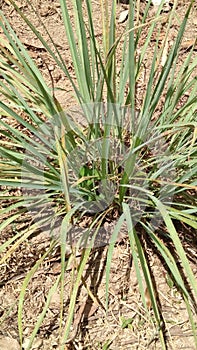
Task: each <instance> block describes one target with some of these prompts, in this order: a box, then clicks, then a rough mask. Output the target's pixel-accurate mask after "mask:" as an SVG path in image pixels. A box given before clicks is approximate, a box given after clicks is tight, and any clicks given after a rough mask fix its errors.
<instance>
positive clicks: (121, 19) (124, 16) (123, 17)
mask: <svg viewBox="0 0 197 350" xmlns="http://www.w3.org/2000/svg"><path fill="white" fill-rule="evenodd" d="M128 15H129V10H125V11H122V12H121V14H120V16H119V19H118V23H124V22H125V21H126V20H127V18H128Z"/></svg>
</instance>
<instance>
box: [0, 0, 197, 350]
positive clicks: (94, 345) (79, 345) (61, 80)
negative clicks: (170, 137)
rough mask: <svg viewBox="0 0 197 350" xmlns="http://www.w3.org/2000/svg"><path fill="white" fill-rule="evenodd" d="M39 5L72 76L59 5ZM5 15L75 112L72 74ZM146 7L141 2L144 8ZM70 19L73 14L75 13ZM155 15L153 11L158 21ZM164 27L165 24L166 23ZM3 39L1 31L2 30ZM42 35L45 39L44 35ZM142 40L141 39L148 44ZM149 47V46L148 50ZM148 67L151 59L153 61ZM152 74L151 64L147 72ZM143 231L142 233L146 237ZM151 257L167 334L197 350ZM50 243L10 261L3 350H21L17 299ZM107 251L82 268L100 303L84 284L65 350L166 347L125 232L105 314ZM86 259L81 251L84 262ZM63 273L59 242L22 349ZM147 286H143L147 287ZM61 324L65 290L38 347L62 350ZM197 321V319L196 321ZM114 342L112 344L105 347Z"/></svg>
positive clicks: (0, 306) (37, 239)
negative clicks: (143, 297)
mask: <svg viewBox="0 0 197 350" xmlns="http://www.w3.org/2000/svg"><path fill="white" fill-rule="evenodd" d="M188 3H189V2H188V1H180V2H179V6H178V10H177V21H178V20H179V19H180V18H182V17H183V14H184V13H185V9H186V7H187V5H188ZM32 4H33V5H34V6H35V8H36V10H37V13H38V14H39V16H40V18H41V20H42V21H43V23H44V24H45V26H46V27H47V29H48V30H49V32H50V33H51V35H52V37H53V38H54V40H55V43H56V44H57V46H58V48H59V50H60V52H61V54H62V56H63V57H64V59H65V61H66V63H67V67H68V68H69V71H70V73H71V74H74V73H73V65H72V60H71V57H70V54H69V51H68V46H67V44H66V39H65V35H64V30H63V24H62V20H61V13H60V5H59V2H58V1H52V0H46V1H41V0H34V1H32ZM92 4H93V9H94V13H95V23H97V26H98V28H97V37H98V40H99V38H100V37H101V24H100V13H99V10H98V9H99V6H100V2H99V1H97V0H94V1H92ZM17 5H18V6H19V7H20V9H21V10H23V11H24V13H25V14H26V15H28V17H29V18H30V19H31V20H32V21H33V23H34V24H35V25H36V27H37V29H39V30H40V31H41V32H43V27H42V25H41V23H40V19H39V18H38V16H37V15H36V14H34V13H33V12H32V11H31V9H30V7H29V6H28V5H27V3H26V1H20V0H19V1H17ZM0 6H1V9H2V11H3V12H4V13H5V14H6V15H7V16H8V17H9V20H10V22H11V23H12V24H13V27H14V29H15V31H16V32H17V34H18V35H19V38H20V39H21V41H22V42H23V44H24V45H25V46H26V48H27V49H28V51H29V53H30V55H31V57H33V58H34V59H35V61H36V63H37V65H38V66H39V68H40V70H41V71H42V74H43V75H44V77H45V79H46V80H47V81H48V83H49V84H50V79H49V76H48V70H47V69H46V65H45V62H47V64H48V67H49V68H50V70H51V72H52V75H53V79H54V82H55V84H56V85H57V86H58V87H61V88H63V90H57V96H56V97H57V98H58V100H59V101H60V102H61V103H62V105H63V106H64V107H70V106H71V105H72V104H73V103H75V100H74V95H73V91H72V89H71V86H70V84H69V83H68V81H67V79H66V77H64V76H62V73H61V72H60V71H59V69H58V68H57V67H56V66H55V65H54V62H53V61H52V60H51V58H50V57H49V55H48V53H47V52H46V51H45V49H44V48H43V47H42V46H41V45H40V43H39V42H38V40H37V39H35V37H34V36H33V34H32V33H31V31H30V30H29V29H28V28H26V27H25V25H24V24H23V23H22V21H21V19H20V18H19V17H18V15H17V14H16V13H15V11H14V10H13V8H12V7H11V5H10V4H9V1H0ZM143 6H144V3H143V2H142V11H143ZM125 9H126V7H125V6H124V5H119V6H118V14H117V25H118V26H119V27H118V30H119V31H120V33H121V31H122V30H123V29H124V28H125V25H126V24H125V22H124V23H119V22H120V21H119V19H120V13H121V12H122V11H124V10H125ZM70 15H71V17H72V10H71V14H70ZM152 15H153V14H151V16H152ZM196 18H197V8H196V6H195V7H194V10H193V12H192V14H191V16H190V19H189V24H188V27H187V31H186V34H185V38H184V41H183V47H182V56H181V57H180V61H179V62H178V63H177V64H178V65H181V64H182V59H183V58H184V57H185V55H187V52H188V50H189V47H190V46H191V44H192V40H193V38H195V37H196V34H197V22H196ZM164 25H165V24H164ZM176 33H177V23H174V24H173V28H172V31H171V34H170V35H171V37H170V38H169V43H170V42H171V41H173V39H174V37H175V35H176ZM0 35H1V33H0ZM43 35H46V34H45V33H44V32H43ZM145 37H146V33H144V37H143V35H142V39H141V40H144V39H145ZM150 50H151V47H150ZM147 62H148V58H147ZM147 69H148V67H147ZM144 86H145V85H144V82H143V80H142V81H141V84H139V87H138V90H139V91H138V95H139V98H138V103H139V105H140V95H141V94H142V92H143V89H144ZM30 221H31V218H30V217H29V216H28V215H25V216H24V217H23V218H22V220H21V221H19V222H17V225H16V226H10V227H9V229H7V230H6V232H3V234H2V236H1V238H0V240H1V242H5V241H6V240H7V239H8V238H10V237H11V236H13V235H14V234H16V233H17V232H18V231H19V230H21V229H22V228H24V227H27V226H28V224H29V222H30ZM179 232H180V236H181V237H182V238H183V242H184V243H183V244H184V246H185V249H186V252H187V255H188V257H189V259H190V263H191V266H192V268H193V271H194V273H195V275H197V267H196V262H197V249H196V246H197V240H196V235H195V232H190V230H188V228H186V227H184V226H183V227H180V228H179ZM142 234H143V233H142ZM144 244H146V255H147V258H148V260H149V265H150V267H151V271H152V275H153V278H154V283H155V286H156V287H157V298H158V301H159V305H160V308H161V310H162V313H163V317H164V323H165V329H166V332H165V337H166V342H167V345H168V349H170V350H181V349H186V350H195V343H194V339H193V337H192V331H191V326H190V323H189V319H188V314H187V311H186V307H185V304H184V302H183V299H182V297H181V296H180V294H179V292H178V291H177V290H176V288H175V287H174V285H173V284H172V281H171V280H170V277H169V276H168V274H167V272H166V270H165V266H164V265H163V262H162V261H161V259H160V257H159V256H157V255H156V254H155V250H154V247H152V245H151V243H150V242H148V241H147V240H144ZM49 245H50V236H49V234H48V233H47V232H38V234H37V236H34V237H31V238H30V239H28V240H27V241H25V242H23V243H22V244H21V245H20V246H19V247H18V248H17V250H16V251H15V252H14V253H13V255H12V257H11V258H10V259H9V261H8V262H7V263H6V264H5V265H4V266H2V267H1V283H0V317H1V322H0V349H1V350H7V349H9V350H18V349H20V346H19V339H18V325H17V310H18V307H17V302H18V297H19V294H20V290H21V286H22V282H23V280H24V277H25V275H26V274H27V272H28V271H29V270H30V268H31V267H32V266H33V265H34V264H35V262H36V261H37V260H38V259H39V258H40V257H41V255H42V254H43V253H44V252H45V251H46V250H47V248H48V247H49ZM106 254H107V246H105V247H102V248H99V249H95V250H94V251H93V252H92V253H91V257H90V260H89V262H88V264H87V266H86V269H85V271H84V281H85V283H86V285H87V286H88V288H89V290H90V291H91V292H92V294H93V295H94V297H95V298H94V302H93V300H92V299H91V298H90V297H89V296H88V294H87V290H86V288H85V287H84V284H81V286H80V289H79V293H78V297H77V303H76V309H75V318H74V321H73V325H72V330H71V334H70V342H69V343H68V344H67V345H65V350H72V349H90V350H94V349H95V350H98V349H111V350H119V349H124V350H125V349H128V350H130V349H133V350H137V349H138V350H145V349H150V350H153V349H156V350H160V349H161V345H160V343H159V340H158V330H157V328H156V324H155V321H154V318H153V313H152V310H151V309H150V311H149V314H147V312H146V311H145V310H144V308H143V304H142V301H141V298H140V295H139V290H138V285H137V278H136V276H135V272H134V267H133V264H132V256H131V254H130V249H129V243H128V239H127V236H126V234H125V232H122V235H121V236H120V239H119V241H118V242H117V244H116V246H115V249H114V253H113V259H112V266H111V275H110V287H109V309H108V312H107V313H106V312H105V309H104V305H105V295H106V293H105V265H106ZM79 258H80V252H79V257H77V259H79ZM71 268H72V266H71V267H69V268H68V269H67V270H66V271H65V288H64V305H63V327H64V325H65V322H66V319H67V313H68V304H69V295H70V288H71V285H72V276H71ZM60 270H61V266H60V249H59V246H58V245H57V246H56V247H55V248H54V250H53V252H52V253H51V255H50V256H48V257H47V258H46V259H45V260H44V262H43V263H42V265H41V266H40V267H39V269H38V270H37V271H36V273H35V274H34V275H33V277H32V278H31V280H30V283H29V284H28V287H27V289H26V294H25V303H24V309H23V320H24V321H23V331H24V340H23V350H25V349H26V348H27V345H28V341H29V338H30V335H31V333H32V331H33V328H34V326H35V323H36V320H37V317H38V315H39V314H40V313H41V312H42V310H43V306H44V304H45V302H46V298H47V295H48V292H49V290H50V288H51V287H52V285H53V284H54V283H55V281H56V280H57V278H58V276H59V273H60ZM144 288H145V286H144ZM59 321H60V291H59V290H57V291H55V292H54V294H53V296H52V299H51V302H50V305H49V308H48V310H47V313H46V317H45V319H44V321H43V323H42V324H41V326H40V328H39V332H38V334H37V337H36V340H35V341H34V343H33V345H32V349H35V350H37V349H43V350H53V349H59ZM196 322H197V319H196ZM107 344H108V347H107Z"/></svg>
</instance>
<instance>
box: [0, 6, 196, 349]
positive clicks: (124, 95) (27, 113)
mask: <svg viewBox="0 0 197 350" xmlns="http://www.w3.org/2000/svg"><path fill="white" fill-rule="evenodd" d="M10 2H11V3H12V5H13V6H14V8H15V9H16V11H17V12H18V13H19V14H20V16H21V19H23V20H24V21H25V22H26V24H27V25H28V26H29V27H30V28H31V30H32V31H33V33H34V34H35V36H37V38H38V39H39V40H40V42H41V43H42V45H43V46H44V48H45V49H46V51H47V52H48V54H49V55H50V56H51V58H52V59H53V60H54V61H55V64H56V65H57V66H58V67H59V68H60V69H61V70H62V73H63V74H65V76H66V77H67V79H68V81H69V82H70V83H71V85H72V88H73V92H74V93H75V97H76V101H77V103H78V113H79V114H80V115H81V118H82V120H83V121H84V119H85V125H84V126H83V123H81V124H82V125H80V124H79V123H78V122H77V121H76V120H75V117H74V115H75V114H74V113H72V108H70V109H68V110H66V111H64V110H63V108H62V106H61V104H60V102H59V101H58V100H57V98H56V97H55V89H54V87H53V88H50V87H49V86H48V85H47V84H46V82H45V80H44V78H43V76H42V74H41V72H40V71H39V69H38V67H37V66H36V64H35V62H34V61H33V59H32V58H31V57H30V55H29V54H28V51H27V50H26V49H25V47H24V45H23V44H22V42H21V41H20V40H19V38H18V37H17V35H16V34H15V31H14V28H12V26H11V25H10V23H9V21H8V19H7V18H6V17H5V16H4V14H3V13H2V12H1V14H0V15H1V17H0V18H1V21H0V25H1V29H2V31H3V33H4V34H5V37H6V40H2V45H1V47H0V51H1V55H0V93H1V95H2V96H3V99H4V100H2V101H0V112H1V120H0V125H1V130H0V134H1V139H0V162H1V169H0V184H1V186H2V195H1V200H4V201H5V200H7V201H8V203H9V204H7V205H6V206H5V207H2V208H1V209H0V213H1V215H4V216H6V219H5V220H4V221H3V222H2V223H1V224H0V230H4V229H6V227H7V226H8V225H10V224H13V223H14V222H16V220H17V219H18V218H19V217H21V216H22V215H23V214H24V212H26V211H28V212H29V213H30V214H31V215H32V216H33V217H34V219H35V220H34V221H33V222H32V223H30V225H29V226H28V229H25V230H22V231H20V232H19V233H18V234H17V235H15V236H13V237H11V238H10V239H9V240H8V241H6V242H5V243H4V244H3V245H2V246H1V247H0V252H1V253H4V254H3V256H2V259H1V263H4V262H5V261H6V260H7V259H8V258H9V256H10V255H11V254H12V252H13V251H14V250H15V249H17V247H18V246H19V245H20V244H21V243H22V242H23V241H25V240H26V239H28V238H29V237H30V236H31V235H32V234H35V233H36V232H37V231H38V229H43V230H44V227H45V225H46V223H48V221H49V215H50V225H51V226H50V231H51V233H53V230H54V227H55V223H56V222H57V221H58V219H59V218H63V219H62V220H61V223H60V225H59V231H58V233H59V241H60V243H61V274H60V275H59V276H58V278H57V281H56V283H55V284H54V286H53V287H52V288H51V290H50V292H49V295H48V297H47V300H46V304H45V305H44V307H43V311H42V313H41V314H40V316H39V318H38V321H37V323H36V325H35V328H34V330H33V332H32V336H31V339H30V342H29V346H28V349H31V345H32V343H33V340H34V338H35V336H36V334H37V332H38V330H39V327H40V325H41V323H42V321H43V319H44V317H45V315H46V312H47V308H48V306H49V303H50V299H51V297H52V295H53V293H54V291H55V290H56V289H57V288H58V286H60V289H61V296H62V298H63V290H64V271H65V268H66V266H65V255H66V246H67V244H68V241H69V234H70V225H71V224H73V225H74V224H76V223H77V222H78V220H79V218H80V219H81V218H83V216H85V215H86V216H87V215H89V216H91V218H92V219H91V223H90V225H89V227H88V228H87V230H85V232H84V231H83V232H82V235H81V237H80V238H79V241H77V242H75V243H73V242H72V243H73V246H74V248H73V246H72V248H73V249H72V253H71V255H70V258H69V261H67V264H70V262H71V260H72V259H74V258H75V245H77V246H78V245H79V247H80V246H81V247H82V248H83V254H82V256H81V260H80V263H79V265H78V266H77V268H76V279H75V280H74V283H73V286H72V292H71V296H70V305H69V310H68V316H67V320H66V324H65V326H64V328H63V326H62V318H63V316H62V315H63V306H62V310H61V317H60V330H61V332H60V333H61V340H60V344H65V342H66V341H67V339H68V338H69V333H70V328H71V325H72V321H73V316H74V309H75V303H76V298H77V293H78V289H79V285H80V283H81V281H83V272H84V269H85V266H86V263H87V262H88V259H89V256H90V252H91V248H92V247H94V245H95V244H96V243H95V242H96V237H97V235H98V234H99V233H100V228H101V227H102V225H103V224H104V222H105V220H106V218H107V220H109V218H112V215H111V213H113V211H114V210H117V213H118V217H117V220H116V222H115V227H114V229H113V232H112V234H111V237H110V240H109V241H108V242H107V243H108V244H109V247H108V255H107V264H106V310H107V308H108V299H109V277H110V267H111V260H112V256H113V250H114V246H115V242H116V238H117V236H118V233H119V231H120V229H121V227H122V225H123V223H124V222H126V225H127V231H128V240H129V243H130V249H131V253H132V257H133V264H134V267H135V270H136V275H137V278H138V283H139V289H140V293H141V296H142V301H143V304H144V307H145V309H146V310H147V306H146V300H145V293H144V288H143V283H142V280H143V279H144V280H145V282H146V285H147V288H148V291H149V295H150V300H151V305H152V308H153V312H154V316H155V322H156V324H157V329H158V333H159V337H160V342H161V345H162V348H163V349H166V345H165V340H164V335H163V328H162V326H161V324H162V318H161V314H160V310H159V308H158V305H157V300H156V297H155V293H154V287H153V283H152V279H151V274H150V269H149V265H148V262H147V260H146V256H145V253H144V248H143V245H142V242H141V240H140V236H139V235H138V229H139V227H141V229H143V230H144V231H145V232H146V234H147V235H148V237H149V239H151V240H152V242H153V244H154V246H155V249H156V250H157V251H158V252H159V253H160V255H161V256H162V258H163V260H164V261H165V263H166V266H167V268H168V270H169V271H170V275H171V276H172V279H173V283H175V285H176V286H177V287H178V289H179V290H180V292H181V293H182V295H183V297H184V300H185V303H186V306H187V309H188V314H189V317H190V321H191V325H192V328H193V331H194V337H196V335H195V326H194V320H193V316H192V308H191V297H190V293H189V292H188V289H187V287H186V285H185V283H184V280H183V276H182V275H181V273H180V271H179V269H178V267H177V264H176V260H175V257H174V256H173V254H172V253H171V252H170V250H169V249H168V248H167V246H166V245H165V243H164V242H163V241H162V239H161V238H160V237H159V236H158V235H157V228H158V226H159V225H160V223H161V221H162V222H163V225H165V228H166V232H167V233H166V238H167V239H168V240H169V241H171V243H172V244H173V246H174V251H175V252H176V254H177V256H178V258H179V260H180V262H181V264H182V267H183V271H184V273H185V275H186V276H187V280H188V283H189V285H190V287H191V289H193V291H194V294H195V295H197V287H196V280H195V277H194V274H193V272H192V269H191V267H190V264H189V262H188V259H187V256H186V253H185V251H184V248H183V245H182V243H181V241H180V238H179V235H178V232H177V230H176V228H175V225H174V220H176V221H179V222H183V223H185V224H186V225H188V226H190V227H192V228H194V229H195V228H197V223H196V217H195V214H196V203H195V196H194V195H193V192H194V191H196V178H195V174H196V170H197V163H196V158H195V155H196V144H195V142H196V130H197V124H196V106H197V98H196V96H197V81H196V78H194V77H193V76H192V73H193V71H194V69H195V68H196V67H197V58H196V57H194V56H193V48H192V49H191V51H190V52H189V53H188V55H187V57H186V58H185V60H184V62H183V65H182V68H181V69H180V71H178V72H177V70H176V63H177V59H178V57H179V51H180V47H181V41H182V38H183V35H184V31H185V27H186V24H187V19H188V16H189V14H190V11H191V9H192V5H193V4H194V1H191V3H190V6H189V7H188V9H187V12H186V14H185V17H184V20H183V21H182V23H181V24H180V27H179V31H178V34H177V36H176V38H175V41H174V43H173V45H172V47H171V48H170V50H169V53H168V55H167V58H166V61H165V63H164V65H163V66H162V65H161V64H160V63H161V59H162V52H163V50H164V46H159V44H158V42H159V34H158V37H157V38H156V42H155V46H154V48H152V50H153V52H152V58H151V61H150V67H149V73H148V77H147V80H146V90H145V91H144V96H142V98H141V103H140V111H138V112H136V111H137V93H138V92H137V84H138V81H139V80H140V79H141V75H142V73H143V70H144V61H145V60H146V54H147V50H148V49H149V44H150V41H151V37H152V35H153V32H154V30H155V28H156V27H157V25H158V23H159V22H160V21H161V19H162V14H161V10H162V6H163V5H162V4H161V5H160V7H159V9H158V12H157V14H156V15H155V18H154V19H151V20H149V19H148V13H149V7H150V1H149V2H148V3H147V5H146V9H145V12H144V14H143V17H142V19H141V22H138V23H137V24H136V22H135V18H139V3H140V2H139V1H130V5H129V18H128V25H127V28H126V30H125V32H124V33H122V35H121V36H117V33H116V1H112V4H111V9H110V15H109V13H108V11H107V1H105V0H102V1H101V9H102V20H103V40H102V43H99V42H98V41H97V39H96V33H95V27H94V20H93V11H92V4H91V1H89V0H86V1H85V2H84V7H83V6H82V3H83V2H81V1H78V0H76V1H75V0H73V2H72V4H73V15H74V18H75V22H74V23H73V22H71V19H70V17H69V10H68V7H67V1H65V0H60V4H61V13H62V19H63V22H64V27H65V33H66V35H67V39H68V45H69V49H70V53H71V56H72V61H73V67H74V72H75V78H73V76H71V75H70V73H69V70H68V68H67V66H66V63H65V62H64V60H63V58H62V56H61V54H60V52H59V51H58V48H57V47H56V45H55V43H54V41H53V39H52V38H51V36H50V34H49V33H48V36H49V42H50V44H49V42H48V41H45V40H44V38H43V37H42V36H41V34H40V33H39V32H38V31H37V29H36V28H35V27H34V26H33V24H32V23H31V22H30V21H29V20H28V18H27V17H26V16H25V15H24V13H23V12H22V10H21V9H20V8H19V7H18V6H17V3H15V2H14V1H10ZM176 5H177V1H175V2H174V6H173V9H172V11H171V14H170V16H169V21H168V27H167V30H166V33H165V40H164V43H165V41H166V40H167V38H168V33H169V29H170V25H171V23H172V20H173V17H174V16H175V13H176ZM31 6H32V5H31ZM85 18H86V19H87V20H86V21H85ZM147 28H148V31H147V37H146V40H145V41H144V43H143V45H142V44H141V41H140V38H141V37H142V31H143V29H147ZM76 37H77V40H78V42H77V43H76ZM139 45H140V51H138V48H139ZM163 45H164V44H163ZM51 47H52V48H53V49H52V48H51ZM118 52H121V59H120V60H119V62H117V59H116V57H117V53H118ZM186 93H187V95H188V98H187V101H186V102H185V103H184V104H183V103H182V104H181V107H180V104H179V103H180V101H181V99H182V97H183V96H184V95H185V94H186ZM162 99H163V100H162ZM161 100H162V101H163V102H162V105H161ZM71 107H72V106H71ZM138 107H139V106H138ZM157 108H159V113H157ZM156 113H157V117H156V118H155V117H154V115H155V114H156ZM13 120H14V121H15V122H16V123H17V124H18V125H20V126H22V128H17V127H15V126H13V124H12V122H11V121H13ZM10 188H14V189H19V188H20V189H21V191H20V194H18V192H17V194H14V195H10V194H9V190H10ZM46 208H47V210H46ZM13 211H14V212H15V213H14V214H13ZM110 215H111V216H110ZM136 224H137V226H136ZM103 240H104V241H105V237H104V238H103ZM82 242H83V244H82ZM84 242H85V243H84ZM102 243H103V242H102ZM71 245H72V244H71ZM54 246H55V242H53V243H52V244H51V247H50V249H49V251H47V252H46V253H45V254H44V255H43V256H42V257H41V258H40V259H39V260H38V261H37V262H36V264H35V266H34V267H33V268H32V269H31V270H30V271H29V273H28V274H27V276H26V278H25V280H24V283H23V286H22V289H21V294H20V297H19V307H18V328H19V338H20V342H21V344H22V341H23V326H22V324H23V321H22V315H23V303H24V298H25V291H26V288H27V286H28V283H29V281H30V279H31V277H32V276H33V274H34V273H35V272H36V270H37V268H38V267H39V266H40V264H41V263H42V262H43V261H44V259H45V258H46V256H47V254H49V253H50V252H51V251H52V250H53V247H54ZM140 266H141V267H140ZM88 293H90V291H88ZM92 297H93V296H92ZM62 305H63V302H62ZM147 312H148V310H147ZM131 322H132V320H130V319H128V320H123V323H122V328H125V327H127V326H129V324H130V323H131ZM196 343H197V340H196ZM106 344H108V343H106ZM61 346H62V347H61V349H63V348H64V345H61ZM106 346H107V347H106ZM106 346H105V348H108V345H106ZM103 348H104V347H103ZM28 349H27V350H28Z"/></svg>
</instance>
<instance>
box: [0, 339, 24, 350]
mask: <svg viewBox="0 0 197 350" xmlns="http://www.w3.org/2000/svg"><path fill="white" fill-rule="evenodd" d="M0 349H1V350H20V345H19V343H18V342H17V340H16V339H13V338H9V337H0Z"/></svg>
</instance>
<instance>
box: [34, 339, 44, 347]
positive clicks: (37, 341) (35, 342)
mask: <svg viewBox="0 0 197 350" xmlns="http://www.w3.org/2000/svg"><path fill="white" fill-rule="evenodd" d="M42 345H43V340H42V339H41V338H37V339H36V340H35V341H34V342H33V345H32V349H41V347H42Z"/></svg>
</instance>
